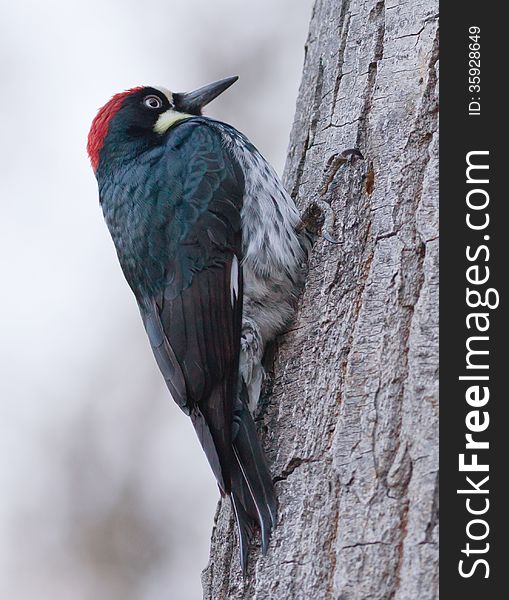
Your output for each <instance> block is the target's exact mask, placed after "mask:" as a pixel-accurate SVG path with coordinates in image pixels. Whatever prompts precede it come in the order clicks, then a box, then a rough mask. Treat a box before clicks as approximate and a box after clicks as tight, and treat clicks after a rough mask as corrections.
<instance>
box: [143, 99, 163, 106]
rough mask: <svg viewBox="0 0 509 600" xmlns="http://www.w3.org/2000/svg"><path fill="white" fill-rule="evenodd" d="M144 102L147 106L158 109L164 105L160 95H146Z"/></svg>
mask: <svg viewBox="0 0 509 600" xmlns="http://www.w3.org/2000/svg"><path fill="white" fill-rule="evenodd" d="M143 104H144V105H145V106H146V107H147V108H152V109H157V108H161V107H162V105H163V101H162V100H161V98H159V96H145V98H143Z"/></svg>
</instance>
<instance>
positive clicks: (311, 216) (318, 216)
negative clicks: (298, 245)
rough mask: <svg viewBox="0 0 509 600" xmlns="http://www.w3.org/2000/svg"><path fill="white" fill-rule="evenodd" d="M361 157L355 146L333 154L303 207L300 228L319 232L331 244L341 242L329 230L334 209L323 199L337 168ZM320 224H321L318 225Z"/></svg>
mask: <svg viewBox="0 0 509 600" xmlns="http://www.w3.org/2000/svg"><path fill="white" fill-rule="evenodd" d="M357 158H360V159H363V158H364V157H363V156H362V154H361V152H360V151H359V150H357V149H356V148H349V149H348V150H343V152H338V153H337V154H333V155H332V156H331V157H330V158H329V160H328V161H327V164H326V165H325V167H324V170H323V174H322V178H321V181H320V184H319V186H318V187H317V189H316V194H315V197H314V198H313V199H312V200H311V202H310V203H309V204H308V205H307V206H306V207H305V209H304V211H303V213H302V217H301V225H300V228H299V229H300V230H301V231H302V230H307V231H308V232H310V233H311V234H312V235H318V233H319V230H320V229H321V234H322V237H323V239H324V240H326V241H327V242H329V243H331V244H342V242H341V240H336V239H335V238H334V237H333V236H332V235H331V231H332V230H333V229H334V220H335V219H334V211H333V210H332V207H331V205H330V203H329V202H327V201H326V200H324V199H323V197H324V196H326V194H327V192H328V191H329V187H330V185H331V183H332V181H333V180H334V177H335V176H336V173H337V172H338V170H339V168H340V167H342V166H343V165H344V164H345V163H347V162H353V161H354V160H355V159H357ZM320 225H321V226H320Z"/></svg>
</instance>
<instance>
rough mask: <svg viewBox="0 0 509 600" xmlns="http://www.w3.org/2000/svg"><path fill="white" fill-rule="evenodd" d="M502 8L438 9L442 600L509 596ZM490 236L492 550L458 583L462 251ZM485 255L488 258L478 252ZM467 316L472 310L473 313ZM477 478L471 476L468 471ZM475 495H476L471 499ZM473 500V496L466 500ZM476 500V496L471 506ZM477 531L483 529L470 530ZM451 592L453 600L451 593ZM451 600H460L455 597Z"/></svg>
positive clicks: (464, 409)
mask: <svg viewBox="0 0 509 600" xmlns="http://www.w3.org/2000/svg"><path fill="white" fill-rule="evenodd" d="M503 7H504V4H503V3H502V4H498V3H494V2H472V1H463V2H452V1H449V2H445V1H442V2H441V4H440V30H441V32H440V223H441V239H440V397H441V401H440V406H441V408H440V410H441V413H440V414H441V416H440V512H441V519H440V522H441V531H440V593H441V597H442V598H444V599H448V598H455V597H458V598H461V599H462V600H470V599H472V600H473V599H476V600H478V599H481V600H491V599H492V598H493V599H495V598H501V597H509V592H508V591H507V589H506V587H507V586H506V578H509V564H507V565H506V563H507V562H508V561H509V552H508V550H507V543H508V542H509V540H507V538H506V536H507V518H506V511H507V510H509V491H508V488H509V422H508V420H507V416H506V415H507V411H506V410H505V407H506V404H507V403H508V402H509V399H508V393H507V389H505V388H506V386H505V377H504V375H505V373H506V372H507V373H509V348H508V342H507V338H508V329H509V328H508V327H507V324H505V323H504V321H503V316H504V315H503V313H504V312H505V313H506V311H505V307H506V299H507V293H506V292H507V284H506V280H507V278H508V277H509V216H508V215H509V211H508V210H507V208H508V206H509V198H508V193H507V184H506V183H505V181H504V180H505V179H506V178H507V176H508V175H509V164H508V158H509V157H508V152H507V144H508V143H507V139H506V138H507V130H508V129H509V128H508V123H507V121H508V117H507V107H508V106H509V98H508V97H507V96H508V92H507V88H508V87H509V85H508V81H507V71H508V64H507V62H508V61H507V57H506V53H505V49H506V44H507V40H509V26H508V20H507V18H506V17H504V16H503V15H502V12H501V11H502V8H503ZM471 26H477V27H479V28H480V45H481V49H480V52H481V58H480V60H481V84H480V85H481V91H480V93H479V94H473V93H471V92H470V91H469V88H468V86H469V27H471ZM477 95H479V96H480V99H481V114H480V115H479V116H469V114H468V103H469V100H470V99H472V97H473V96H477ZM472 150H488V151H489V153H490V154H489V165H490V169H489V180H490V182H489V184H488V185H487V186H485V189H487V190H488V192H489V195H490V204H489V207H488V209H487V210H488V211H489V213H490V225H489V227H488V230H485V231H483V232H473V231H471V230H469V229H468V227H467V225H466V212H467V208H466V201H465V198H466V194H467V192H468V190H469V189H470V188H471V186H468V185H467V184H466V173H465V171H466V166H467V165H466V154H467V153H468V152H469V151H472ZM485 234H488V235H489V236H490V240H489V243H488V245H489V251H490V258H489V262H488V263H483V262H482V260H481V261H479V264H488V266H489V269H490V280H489V284H488V286H485V287H494V288H496V289H497V290H498V292H499V294H500V305H499V307H498V309H496V310H490V311H489V313H490V317H489V318H490V329H489V334H488V335H489V337H490V340H489V352H490V354H489V358H488V360H489V364H490V369H489V375H490V381H489V387H490V401H489V403H488V405H487V406H486V408H483V409H480V410H487V411H488V412H489V416H490V425H489V428H488V430H487V431H486V432H485V433H484V434H482V435H479V436H476V437H479V439H483V440H488V441H489V443H490V448H489V450H484V451H479V453H478V454H479V462H486V461H487V462H488V463H489V466H490V470H489V473H488V474H489V483H488V486H487V487H489V490H490V491H489V495H488V496H487V497H488V498H489V501H490V508H489V511H488V512H487V513H486V515H484V516H483V518H485V519H486V521H487V522H488V523H489V527H490V532H489V535H488V537H487V538H486V540H483V541H482V542H478V543H477V547H481V546H482V544H483V543H484V542H488V543H489V544H490V548H489V551H488V552H487V553H486V554H479V555H477V556H478V557H479V558H485V559H486V560H487V561H488V563H489V569H490V573H489V577H488V579H485V578H484V575H485V574H486V570H485V568H484V567H480V566H478V568H476V569H475V572H474V574H473V575H472V576H471V577H468V578H464V577H461V576H460V574H459V570H458V563H459V561H460V560H461V559H462V558H463V559H465V560H466V561H469V562H466V567H465V570H468V569H469V567H468V565H470V566H472V565H473V563H474V560H475V558H476V557H475V556H474V555H471V556H470V558H468V557H466V555H465V554H464V553H462V552H461V551H462V549H464V548H465V544H466V543H467V542H469V541H470V543H471V547H472V548H475V547H476V542H475V541H472V540H469V539H468V537H467V533H466V525H467V523H468V521H469V520H470V519H473V518H475V516H473V515H469V514H468V512H467V510H466V507H465V500H466V496H465V495H459V494H457V490H458V489H463V488H465V475H469V474H468V473H459V471H458V455H459V454H460V453H462V452H465V449H464V448H465V443H466V440H465V433H467V431H468V430H467V429H466V424H465V417H466V414H467V413H468V411H469V410H472V408H470V407H469V406H468V405H467V404H466V402H465V390H466V387H467V386H466V384H465V382H461V381H459V380H458V377H459V376H460V375H464V374H466V370H465V355H466V348H465V342H466V338H467V337H468V335H472V334H471V333H470V334H469V333H468V330H467V328H466V316H467V313H468V310H467V306H466V287H467V285H468V283H467V281H466V269H467V267H468V266H469V265H470V264H473V263H469V262H468V261H467V259H466V246H467V245H470V246H472V247H475V246H477V245H479V244H482V243H486V242H485V241H484V240H483V239H482V238H483V237H484V235H485ZM483 258H484V255H483ZM470 310H472V309H470ZM505 316H507V313H506V315H505ZM472 475H473V476H474V478H475V479H478V478H479V477H478V476H477V477H475V474H472ZM476 497H477V498H480V496H476ZM472 498H474V496H472ZM472 502H474V500H472ZM472 531H474V532H476V531H477V532H480V529H478V530H475V528H474V529H473V530H472ZM451 594H455V595H454V596H452V595H451ZM456 595H457V596H456Z"/></svg>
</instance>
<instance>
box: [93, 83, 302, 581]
mask: <svg viewBox="0 0 509 600" xmlns="http://www.w3.org/2000/svg"><path fill="white" fill-rule="evenodd" d="M237 79H238V77H236V76H235V77H227V78H225V79H221V80H219V81H215V82H213V83H210V84H208V85H205V86H203V87H200V88H199V89H196V90H194V91H192V92H171V91H169V90H168V89H166V88H164V87H159V86H139V87H134V88H131V89H129V90H127V91H123V92H120V93H118V94H116V95H114V96H113V97H112V98H111V99H110V100H109V101H108V102H107V103H106V104H105V105H104V106H103V107H102V108H100V110H99V112H98V113H97V115H96V116H95V118H94V119H93V122H92V126H91V128H90V132H89V136H88V143H87V151H88V155H89V158H90V161H91V164H92V168H93V171H94V173H95V176H96V179H97V183H98V191H99V202H100V205H101V207H102V211H103V215H104V218H105V221H106V224H107V226H108V229H109V231H110V234H111V237H112V239H113V243H114V246H115V248H116V252H117V255H118V259H119V262H120V265H121V268H122V270H123V273H124V275H125V278H126V280H127V282H128V284H129V286H130V287H131V289H132V292H133V293H134V296H135V298H136V301H137V303H138V307H139V311H140V314H141V318H142V321H143V324H144V327H145V330H146V333H147V336H148V339H149V342H150V345H151V348H152V351H153V353H154V356H155V359H156V361H157V364H158V366H159V369H160V371H161V373H162V375H163V377H164V380H165V382H166V385H167V387H168V390H169V392H170V394H171V396H172V398H173V400H174V401H175V402H176V403H177V404H178V406H179V407H180V408H181V409H182V410H183V411H184V413H186V414H187V415H188V416H189V417H190V418H191V421H192V423H193V425H194V428H195V430H196V433H197V436H198V438H199V441H200V443H201V446H202V448H203V450H204V452H205V455H206V457H207V459H208V461H209V464H210V466H211V469H212V471H213V474H214V476H215V478H216V480H217V484H218V486H219V489H220V493H221V495H222V496H229V497H230V499H231V504H232V507H233V512H234V515H235V519H236V522H237V531H238V538H239V549H240V550H239V553H240V564H241V568H242V571H243V573H244V574H246V572H247V562H248V551H249V547H250V544H251V543H252V539H253V534H254V531H255V530H256V529H259V530H260V532H261V545H262V551H263V553H264V554H265V553H266V552H267V549H268V545H269V540H270V537H271V534H272V532H273V529H274V528H275V526H276V524H277V511H278V505H277V504H278V503H277V499H276V493H275V488H274V483H273V479H272V475H271V472H270V470H269V467H268V465H267V460H266V457H265V455H264V452H263V449H262V446H261V443H260V440H259V439H258V435H257V430H256V425H255V421H254V416H253V415H254V414H255V413H256V409H257V405H258V401H259V397H260V392H261V387H262V382H263V379H264V367H263V363H262V359H263V355H264V352H265V348H266V346H267V344H268V343H269V342H270V341H271V340H273V339H274V338H275V337H276V336H277V335H278V334H279V333H280V332H281V331H283V330H284V328H285V327H286V326H287V324H288V323H289V322H290V320H291V318H292V315H293V313H294V311H295V306H296V302H297V299H298V295H299V290H300V288H301V286H302V282H303V278H304V277H305V268H306V261H307V257H308V253H309V248H310V237H309V235H307V234H306V231H305V229H303V228H302V226H301V225H302V223H301V218H300V215H299V212H298V210H297V207H296V205H295V202H294V201H293V199H292V198H291V197H290V195H289V194H288V193H287V191H286V190H285V188H284V186H283V184H282V183H281V181H280V179H279V178H278V176H277V175H276V173H275V171H274V169H273V168H272V167H271V165H270V164H269V163H268V162H267V161H266V160H265V159H264V158H263V156H262V155H261V154H260V152H259V151H258V150H257V149H256V147H255V146H254V145H253V144H252V143H251V142H250V141H249V140H248V138H247V137H246V136H245V135H244V134H242V133H241V132H240V131H238V130H237V129H235V128H234V127H233V126H231V125H229V124H227V123H225V122H222V121H219V120H216V119H213V118H210V117H208V116H205V115H203V108H204V107H205V106H206V105H207V104H209V103H210V102H211V101H212V100H214V99H215V98H216V97H217V96H219V95H220V94H222V93H223V92H224V91H225V90H226V89H228V88H229V87H230V86H231V85H232V84H233V83H234V82H235V81H237Z"/></svg>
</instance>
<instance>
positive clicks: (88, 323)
mask: <svg viewBox="0 0 509 600" xmlns="http://www.w3.org/2000/svg"><path fill="white" fill-rule="evenodd" d="M310 12H311V0H305V1H300V2H295V1H294V0H279V1H278V2H274V1H273V0H257V1H256V2H248V1H233V0H232V1H226V0H214V1H207V0H195V1H194V2H189V1H188V2H179V3H177V2H173V1H170V0H166V1H163V0H144V1H142V2H140V1H139V0H136V1H134V0H123V1H120V0H114V1H104V0H103V1H98V0H87V1H84V0H82V1H78V2H73V1H67V2H64V1H63V0H61V1H51V0H45V1H44V2H35V1H17V2H6V1H4V0H2V1H1V3H0V75H1V80H0V81H1V90H0V169H1V183H0V201H1V212H0V217H1V218H0V273H1V280H0V281H1V283H0V285H1V294H0V371H1V373H0V375H1V376H0V597H1V598H2V599H4V598H5V599H11V598H12V599H14V598H15V599H16V600H35V599H38V600H39V599H41V598H50V599H51V600H102V599H107V600H117V599H118V600H120V599H122V600H130V599H133V600H134V599H136V600H138V599H143V600H155V599H158V600H160V599H171V600H198V599H199V598H200V597H201V583H200V572H201V570H202V569H203V568H204V567H205V565H206V562H207V558H208V545H209V539H210V532H211V527H212V523H213V516H214V511H215V507H216V500H217V496H218V492H217V488H216V485H215V483H214V480H213V477H212V475H211V473H210V470H209V468H208V465H207V464H206V461H205V459H204V457H203V455H202V453H201V450H200V448H199V444H198V442H197V440H196V439H195V435H194V431H193V429H192V426H191V424H190V423H189V422H188V421H187V418H186V417H185V416H184V415H183V414H182V413H180V412H179V410H178V408H177V407H176V406H174V405H173V403H171V402H170V401H169V399H168V394H167V392H166V389H165V388H164V385H163V381H162V378H161V376H160V375H159V373H158V371H157V368H156V366H155V362H154V360H153V357H152V354H151V352H150V349H149V346H148V343H147V341H146V339H145V334H144V331H143V330H142V326H141V322H140V319H139V316H138V311H137V308H136V305H135V302H134V299H133V298H132V297H131V292H130V290H129V289H128V287H127V284H126V283H125V281H124V279H123V276H122V274H121V271H120V268H119V266H118V263H117V259H116V256H115V252H114V249H113V245H112V243H111V240H110V239H109V235H108V232H107V229H106V226H105V225H104V223H103V221H102V215H101V212H100V208H99V205H98V201H97V190H96V183H95V179H94V177H93V174H92V171H91V169H90V166H89V163H88V159H87V157H86V153H85V145H86V136H87V133H88V128H89V126H90V122H91V120H92V118H93V116H94V114H95V112H96V111H97V109H98V107H99V106H100V105H102V104H103V103H104V102H105V101H106V100H107V99H108V98H109V97H110V96H111V95H112V94H114V93H115V92H117V91H121V90H123V89H126V88H128V87H132V86H133V85H139V84H147V85H150V84H153V85H164V86H166V87H169V88H170V89H174V90H176V91H182V90H188V89H193V88H195V87H198V86H200V85H203V84H205V83H208V82H209V81H212V80H214V79H218V78H221V77H225V76H228V75H234V74H237V75H240V80H239V82H237V83H236V84H235V85H234V86H233V87H232V88H231V89H230V90H229V91H228V92H226V93H225V94H224V96H222V97H221V98H219V99H218V100H216V101H215V102H214V103H213V104H212V105H211V107H210V109H209V110H208V113H209V114H211V115H213V116H214V117H216V118H220V119H223V120H225V121H228V122H230V123H232V124H233V125H235V126H236V127H238V128H239V129H240V130H242V131H244V132H245V133H246V134H247V135H248V136H249V137H250V138H251V140H252V141H253V142H254V143H255V145H257V146H258V147H259V149H260V150H261V151H262V153H263V154H265V155H266V156H267V158H268V159H269V160H270V161H271V162H272V163H273V164H274V166H275V167H276V168H277V169H278V170H279V171H280V172H281V170H282V166H283V164H284V158H285V154H286V145H287V141H288V134H289V131H290V127H291V122H292V119H293V114H294V108H295V99H296V95H297V89H298V85H299V81H300V72H301V68H302V62H303V47H304V42H305V38H306V32H307V25H308V22H309V17H310Z"/></svg>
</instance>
